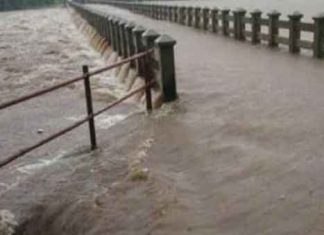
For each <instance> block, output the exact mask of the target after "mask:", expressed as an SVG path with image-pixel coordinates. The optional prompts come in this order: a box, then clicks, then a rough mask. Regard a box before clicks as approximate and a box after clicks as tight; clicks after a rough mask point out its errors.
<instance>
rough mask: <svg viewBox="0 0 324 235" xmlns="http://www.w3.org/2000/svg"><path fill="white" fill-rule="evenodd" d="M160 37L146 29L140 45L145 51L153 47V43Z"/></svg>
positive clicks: (151, 30) (153, 31)
mask: <svg viewBox="0 0 324 235" xmlns="http://www.w3.org/2000/svg"><path fill="white" fill-rule="evenodd" d="M159 36H160V34H159V33H157V32H156V31H155V30H153V29H148V30H146V31H145V32H144V33H143V34H142V43H143V45H144V46H145V49H146V50H147V49H151V48H153V47H154V41H155V40H156V39H157V38H158V37H159Z"/></svg>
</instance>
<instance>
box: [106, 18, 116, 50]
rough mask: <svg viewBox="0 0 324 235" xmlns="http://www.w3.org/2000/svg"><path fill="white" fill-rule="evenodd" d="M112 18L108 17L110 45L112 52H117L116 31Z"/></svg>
mask: <svg viewBox="0 0 324 235" xmlns="http://www.w3.org/2000/svg"><path fill="white" fill-rule="evenodd" d="M114 21H115V20H114V18H113V17H109V20H108V22H109V25H110V44H111V45H112V48H113V50H114V51H117V41H116V40H117V38H116V30H115V26H114Z"/></svg>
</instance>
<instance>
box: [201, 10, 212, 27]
mask: <svg viewBox="0 0 324 235" xmlns="http://www.w3.org/2000/svg"><path fill="white" fill-rule="evenodd" d="M209 12H210V11H209V8H208V7H204V8H203V9H202V15H203V29H204V30H206V31H207V30H208V29H209Z"/></svg>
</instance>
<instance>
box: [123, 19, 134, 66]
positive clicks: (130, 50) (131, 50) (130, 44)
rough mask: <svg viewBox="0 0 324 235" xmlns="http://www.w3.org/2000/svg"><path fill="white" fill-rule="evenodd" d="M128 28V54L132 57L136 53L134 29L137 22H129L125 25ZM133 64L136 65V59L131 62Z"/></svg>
mask: <svg viewBox="0 0 324 235" xmlns="http://www.w3.org/2000/svg"><path fill="white" fill-rule="evenodd" d="M125 28H126V44H127V56H128V57H130V56H132V55H134V53H135V48H134V40H133V29H134V28H135V24H134V23H133V22H128V23H127V24H126V25H125ZM130 64H131V65H132V66H133V65H134V61H131V63H130Z"/></svg>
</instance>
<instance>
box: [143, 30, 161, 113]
mask: <svg viewBox="0 0 324 235" xmlns="http://www.w3.org/2000/svg"><path fill="white" fill-rule="evenodd" d="M159 36H160V35H159V34H158V33H157V32H155V31H154V30H152V29H149V30H146V31H145V32H144V33H143V34H142V38H143V44H144V46H145V49H146V50H149V49H151V48H154V41H155V40H156V39H157V38H158V37H159ZM142 66H143V72H144V78H145V85H146V88H145V97H146V109H147V111H148V112H151V111H152V94H151V87H150V86H149V84H150V82H151V81H152V80H153V76H154V75H153V70H152V66H151V56H150V55H147V56H145V57H144V58H142Z"/></svg>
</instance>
